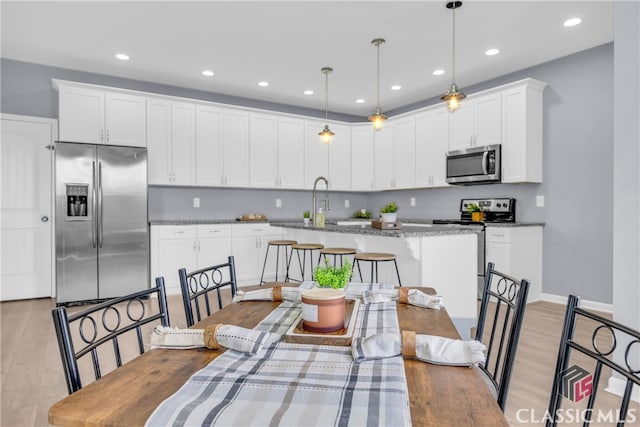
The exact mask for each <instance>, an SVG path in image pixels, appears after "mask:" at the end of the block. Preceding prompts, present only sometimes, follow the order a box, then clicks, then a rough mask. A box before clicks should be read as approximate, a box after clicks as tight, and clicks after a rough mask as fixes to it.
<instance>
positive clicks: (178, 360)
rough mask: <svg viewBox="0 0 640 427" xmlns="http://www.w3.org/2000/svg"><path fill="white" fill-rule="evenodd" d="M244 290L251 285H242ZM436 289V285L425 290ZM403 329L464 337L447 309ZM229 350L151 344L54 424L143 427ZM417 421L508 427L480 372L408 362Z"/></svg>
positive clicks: (243, 318) (88, 389) (72, 401)
mask: <svg viewBox="0 0 640 427" xmlns="http://www.w3.org/2000/svg"><path fill="white" fill-rule="evenodd" d="M243 289H244V288H243ZM420 290H422V291H423V292H425V293H430V294H435V290H434V289H432V288H423V287H422V288H420ZM279 304H280V303H279V302H272V301H246V302H239V303H233V304H229V305H227V306H225V307H224V308H223V309H222V310H220V311H218V312H216V313H214V314H213V315H212V316H210V317H208V318H206V319H204V320H202V321H201V322H199V323H196V324H195V325H194V326H193V328H197V329H203V328H206V327H207V326H210V325H213V324H216V323H224V324H232V325H237V326H242V327H245V328H253V327H254V326H256V325H257V324H258V323H259V322H260V321H261V320H262V319H264V318H265V317H266V316H267V315H268V314H269V313H271V311H273V310H274V309H275V308H277V307H278V305H279ZM397 316H398V322H399V325H400V329H401V330H403V331H408V330H409V331H415V332H416V333H418V334H429V335H439V336H443V337H447V338H454V339H459V338H460V335H459V334H458V332H457V330H456V329H455V327H454V325H453V323H452V321H451V319H450V317H449V315H448V314H447V311H446V309H441V310H432V309H426V308H422V307H416V306H412V305H407V304H398V305H397ZM223 351H224V350H209V349H206V348H199V349H188V350H175V349H152V350H149V351H146V352H145V353H143V354H142V355H140V356H138V357H136V358H135V359H133V360H131V361H129V362H128V363H126V364H125V365H123V366H121V367H120V368H118V369H116V370H114V371H112V372H110V373H109V374H107V375H105V376H103V377H102V378H101V379H99V380H97V381H95V382H93V383H90V384H88V385H86V386H85V387H83V388H82V389H80V390H78V391H77V392H75V393H73V394H71V395H69V396H67V397H65V398H64V399H62V400H60V401H59V402H57V403H55V404H54V405H53V406H51V408H50V409H49V423H50V424H52V425H54V426H143V425H144V424H145V422H146V421H147V419H148V418H149V416H150V415H151V413H152V412H153V411H154V410H155V409H156V408H157V407H158V406H159V405H160V404H161V403H162V402H163V401H164V400H165V399H167V398H168V397H169V396H171V395H173V394H174V393H175V392H176V391H177V390H178V389H179V388H180V387H182V385H183V384H185V383H186V382H187V380H188V379H189V378H190V377H191V376H192V375H193V374H194V373H196V372H197V371H199V370H200V369H202V368H204V367H205V366H207V365H208V364H209V363H210V362H211V361H212V360H214V359H215V358H216V357H218V356H219V355H220V354H222V352H223ZM404 367H405V373H406V381H407V386H408V395H409V404H410V411H411V421H412V425H414V426H508V425H509V424H508V422H507V419H506V418H505V416H504V414H503V413H502V411H501V410H500V407H499V406H498V404H497V403H496V401H495V399H494V397H493V396H492V394H491V392H490V390H489V388H488V386H487V384H486V382H485V380H484V379H483V377H482V374H481V371H480V370H479V369H477V368H475V367H471V368H469V367H457V366H443V365H435V364H429V363H425V362H423V361H420V360H416V359H405V360H404Z"/></svg>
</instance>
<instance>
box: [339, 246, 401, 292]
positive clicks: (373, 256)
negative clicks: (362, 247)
mask: <svg viewBox="0 0 640 427" xmlns="http://www.w3.org/2000/svg"><path fill="white" fill-rule="evenodd" d="M360 261H366V262H370V263H371V283H378V263H379V262H387V261H393V264H394V265H395V267H396V275H397V276H398V285H400V286H402V282H401V281H400V271H398V263H397V262H396V256H395V255H394V254H387V253H382V252H361V253H359V254H356V255H355V256H354V257H353V266H352V267H351V276H353V269H354V267H355V266H356V264H358V273H360V281H362V270H360Z"/></svg>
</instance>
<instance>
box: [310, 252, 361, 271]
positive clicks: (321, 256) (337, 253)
mask: <svg viewBox="0 0 640 427" xmlns="http://www.w3.org/2000/svg"><path fill="white" fill-rule="evenodd" d="M357 253H358V251H356V250H355V249H353V248H323V249H320V255H318V265H320V259H321V258H323V257H324V259H325V260H326V259H327V255H332V256H333V266H334V267H335V266H336V264H337V262H336V261H337V258H338V257H340V267H342V263H343V257H344V256H345V255H355V254H357Z"/></svg>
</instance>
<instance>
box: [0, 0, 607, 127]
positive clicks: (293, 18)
mask: <svg viewBox="0 0 640 427" xmlns="http://www.w3.org/2000/svg"><path fill="white" fill-rule="evenodd" d="M445 4H446V1H371V0H369V1H282V2H275V1H238V0H236V1H195V2H186V1H180V2H177V1H173V2H172V1H140V2H131V1H127V2H124V1H102V2H99V1H82V2H80V1H71V2H58V1H44V2H33V1H26V2H25V1H6V0H3V1H2V2H1V13H2V57H4V58H9V59H15V60H20V61H26V62H33V63H39V64H45V65H51V66H57V67H63V68H69V69H76V70H82V71H88V72H93V73H99V74H107V75H112V76H118V77H125V78H130V79H137V80H144V81H150V82H155V83H162V84H167V85H173V86H180V87H186V88H191V89H198V90H204V91H208V92H214V93H221V94H227V95H235V96H241V97H247V98H252V99H259V100H265V101H271V102H277V103H283V104H289V105H295V106H301V107H306V108H315V109H320V110H324V96H325V95H324V94H325V90H324V84H325V80H324V74H322V73H321V71H320V69H321V68H322V67H324V66H330V67H333V69H334V72H333V73H332V74H330V75H329V110H330V111H332V112H339V113H345V114H353V115H360V116H367V115H369V114H371V113H372V112H373V110H374V109H375V104H376V99H375V98H376V48H375V47H374V46H373V45H372V44H371V40H372V39H374V38H378V37H382V38H385V39H386V43H385V44H383V45H381V47H380V67H381V70H380V73H381V83H380V104H381V107H382V109H383V110H384V111H388V110H392V109H395V108H398V107H402V106H406V105H408V104H411V103H414V102H417V101H420V100H424V99H427V98H431V97H434V96H438V95H441V94H442V93H444V92H445V91H446V90H447V88H448V86H449V84H450V83H451V72H450V71H451V38H452V37H451V36H452V13H451V10H449V9H446V7H445ZM570 17H580V18H582V24H581V25H579V26H577V27H572V28H565V27H563V25H562V23H563V22H564V21H565V20H566V19H567V18H570ZM456 40H457V41H456V49H457V54H456V57H457V59H456V83H457V84H458V86H459V87H460V88H462V89H463V90H464V88H465V87H466V86H470V85H473V84H475V83H479V82H483V81H486V80H489V79H491V78H494V77H497V76H501V75H504V74H507V73H510V72H513V71H517V70H521V69H523V68H527V67H530V66H533V65H536V64H540V63H543V62H546V61H550V60H553V59H555V58H559V57H562V56H565V55H568V54H571V53H574V52H578V51H581V50H584V49H588V48H591V47H594V46H598V45H601V44H604V43H607V42H610V41H612V40H613V3H612V2H611V1H601V2H598V1H515V0H512V1H482V0H466V1H464V5H463V6H462V8H460V9H458V10H457V11H456ZM488 48H498V49H500V51H501V53H500V54H499V55H497V56H493V57H488V56H485V55H484V52H485V50H487V49H488ZM118 52H125V53H127V54H128V55H130V57H131V60H130V61H127V62H123V61H118V60H116V59H115V58H114V55H115V54H116V53H118ZM436 68H442V69H444V70H446V73H445V74H444V75H442V76H433V75H432V71H433V70H434V69H436ZM205 69H210V70H212V71H214V72H215V76H214V77H204V76H203V75H202V74H201V72H202V71H203V70H205ZM261 80H266V81H268V82H269V83H270V86H269V87H267V88H262V87H259V86H258V85H257V83H258V81H261ZM392 84H399V85H402V89H401V90H399V91H392V90H390V86H391V85H392ZM305 89H312V90H314V91H315V95H312V96H307V95H304V94H303V91H304V90H305ZM357 98H363V99H365V100H366V102H365V103H364V104H356V103H355V100H356V99H357Z"/></svg>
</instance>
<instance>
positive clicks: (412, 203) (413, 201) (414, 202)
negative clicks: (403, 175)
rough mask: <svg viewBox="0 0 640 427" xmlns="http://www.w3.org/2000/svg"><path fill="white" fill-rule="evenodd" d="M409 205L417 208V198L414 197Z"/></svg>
mask: <svg viewBox="0 0 640 427" xmlns="http://www.w3.org/2000/svg"><path fill="white" fill-rule="evenodd" d="M409 204H410V205H411V206H415V205H416V198H415V197H412V198H411V199H409Z"/></svg>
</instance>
